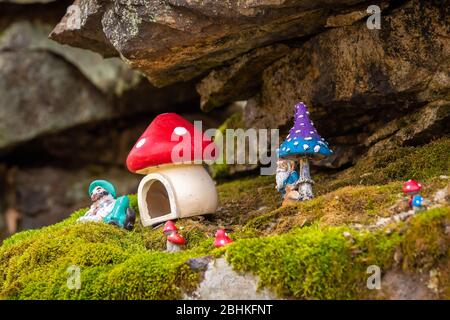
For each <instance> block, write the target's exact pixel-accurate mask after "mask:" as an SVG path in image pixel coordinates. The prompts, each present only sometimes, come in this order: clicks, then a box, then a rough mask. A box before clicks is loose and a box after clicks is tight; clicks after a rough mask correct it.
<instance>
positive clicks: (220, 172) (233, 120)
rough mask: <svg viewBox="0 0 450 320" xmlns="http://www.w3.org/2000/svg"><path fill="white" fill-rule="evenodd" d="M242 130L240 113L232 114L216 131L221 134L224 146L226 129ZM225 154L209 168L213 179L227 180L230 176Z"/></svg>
mask: <svg viewBox="0 0 450 320" xmlns="http://www.w3.org/2000/svg"><path fill="white" fill-rule="evenodd" d="M238 128H243V126H242V112H236V113H234V114H232V115H231V116H230V117H229V118H228V119H227V120H225V122H224V123H223V124H222V125H221V126H220V127H219V128H218V131H219V132H220V133H221V134H222V137H223V144H224V145H225V144H226V139H225V137H226V130H227V129H238ZM225 157H226V153H225V152H223V153H222V154H221V155H220V158H219V159H218V161H216V162H218V163H214V164H212V165H211V166H210V171H211V175H212V176H213V178H215V179H222V178H227V177H229V176H230V175H231V174H232V171H231V170H230V169H231V167H232V166H230V165H228V164H226V163H225V161H224V159H225Z"/></svg>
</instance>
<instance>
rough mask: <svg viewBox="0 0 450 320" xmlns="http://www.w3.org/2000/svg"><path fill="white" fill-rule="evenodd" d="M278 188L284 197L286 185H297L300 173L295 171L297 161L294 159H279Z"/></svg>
mask: <svg viewBox="0 0 450 320" xmlns="http://www.w3.org/2000/svg"><path fill="white" fill-rule="evenodd" d="M275 179H276V183H277V185H276V189H277V190H278V192H280V193H281V196H282V197H283V198H284V197H285V194H286V186H288V185H295V184H296V183H297V181H298V173H297V171H295V162H294V161H292V160H284V159H278V161H277V174H276V177H275Z"/></svg>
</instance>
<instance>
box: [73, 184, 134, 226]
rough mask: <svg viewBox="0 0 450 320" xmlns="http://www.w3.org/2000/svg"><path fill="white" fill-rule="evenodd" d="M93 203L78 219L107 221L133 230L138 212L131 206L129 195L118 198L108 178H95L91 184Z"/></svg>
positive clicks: (90, 192) (90, 191) (82, 220)
mask: <svg viewBox="0 0 450 320" xmlns="http://www.w3.org/2000/svg"><path fill="white" fill-rule="evenodd" d="M89 196H90V197H91V200H92V205H91V207H90V208H89V210H88V211H87V212H86V214H85V215H84V216H82V217H80V218H78V220H77V221H80V222H87V221H93V222H105V223H108V224H112V225H116V226H118V227H120V228H124V229H126V230H132V229H133V227H134V222H135V220H136V213H135V212H134V210H133V209H131V208H130V201H129V199H128V197H127V196H122V197H119V198H117V196H116V189H115V188H114V186H113V185H112V184H111V183H110V182H109V181H106V180H95V181H93V182H92V183H91V184H90V186H89Z"/></svg>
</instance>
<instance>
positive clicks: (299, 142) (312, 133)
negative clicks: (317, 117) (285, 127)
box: [278, 102, 333, 200]
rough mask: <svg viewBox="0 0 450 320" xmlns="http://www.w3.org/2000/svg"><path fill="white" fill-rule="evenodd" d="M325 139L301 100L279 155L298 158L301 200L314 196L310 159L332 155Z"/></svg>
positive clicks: (298, 182)
mask: <svg viewBox="0 0 450 320" xmlns="http://www.w3.org/2000/svg"><path fill="white" fill-rule="evenodd" d="M332 153H333V151H331V150H330V148H329V147H328V144H327V143H326V142H325V140H324V139H323V138H322V137H321V136H320V135H319V134H318V133H317V130H316V129H315V128H314V124H313V122H312V121H311V120H310V119H309V112H308V110H307V108H306V105H305V104H304V103H303V102H300V103H298V104H296V105H295V116H294V126H293V127H292V128H291V130H290V131H289V134H288V135H287V137H286V140H285V141H284V142H283V143H282V144H281V145H280V148H279V150H278V157H279V158H281V159H290V160H298V162H299V178H298V181H297V185H298V192H299V194H300V200H309V199H312V198H313V197H314V195H313V191H312V185H313V183H314V182H313V180H312V179H311V176H310V173H309V159H310V158H323V157H324V156H328V155H331V154H332Z"/></svg>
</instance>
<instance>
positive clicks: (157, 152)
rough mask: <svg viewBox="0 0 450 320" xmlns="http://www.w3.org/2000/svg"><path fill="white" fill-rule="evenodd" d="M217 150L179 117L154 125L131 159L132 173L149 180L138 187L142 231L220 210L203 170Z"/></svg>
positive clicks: (164, 117)
mask: <svg viewBox="0 0 450 320" xmlns="http://www.w3.org/2000/svg"><path fill="white" fill-rule="evenodd" d="M216 151H217V146H216V145H215V144H214V142H213V141H212V140H211V139H208V138H206V137H205V136H204V134H203V132H202V131H201V130H199V129H197V128H196V127H194V125H193V124H192V123H190V122H189V121H188V120H186V119H184V118H183V117H181V116H179V115H177V114H175V113H164V114H160V115H159V116H157V117H156V118H155V119H154V120H153V121H152V123H151V124H150V125H149V127H148V128H147V129H146V130H145V132H144V133H143V134H142V136H141V137H140V138H139V139H138V141H137V142H136V144H135V146H134V147H133V149H132V150H131V151H130V153H129V155H128V158H127V167H128V169H129V170H130V171H131V172H134V173H139V174H144V175H146V176H145V177H144V178H143V179H142V180H141V182H140V184H139V187H138V205H139V211H140V216H141V221H142V224H143V226H149V225H155V224H158V223H161V222H164V221H167V220H170V219H178V218H184V217H190V216H195V215H202V214H208V213H214V212H215V211H216V209H217V206H218V196H217V191H216V187H215V183H214V181H213V180H212V179H211V177H210V175H209V174H208V172H207V171H206V170H205V168H204V167H203V162H206V161H212V160H214V159H215V157H216Z"/></svg>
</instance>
